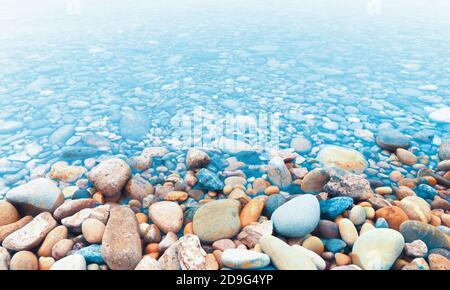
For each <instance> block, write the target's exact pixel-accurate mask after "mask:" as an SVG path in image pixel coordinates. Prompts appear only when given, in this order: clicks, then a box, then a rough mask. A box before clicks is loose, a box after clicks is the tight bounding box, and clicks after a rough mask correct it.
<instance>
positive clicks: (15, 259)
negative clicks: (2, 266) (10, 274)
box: [9, 251, 39, 271]
mask: <svg viewBox="0 0 450 290" xmlns="http://www.w3.org/2000/svg"><path fill="white" fill-rule="evenodd" d="M9 269H10V270H27V271H28V270H39V262H38V259H37V257H36V255H35V254H33V253H32V252H30V251H19V252H17V253H15V254H14V256H12V258H11V261H10V264H9Z"/></svg>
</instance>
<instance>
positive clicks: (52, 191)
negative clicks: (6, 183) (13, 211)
mask: <svg viewBox="0 0 450 290" xmlns="http://www.w3.org/2000/svg"><path fill="white" fill-rule="evenodd" d="M6 199H7V200H8V201H9V202H11V203H12V204H14V205H15V206H17V207H18V208H19V209H20V210H21V211H23V212H24V213H26V214H31V215H36V214H38V213H41V212H44V211H48V212H54V211H55V209H56V208H57V207H58V206H60V205H61V204H62V203H63V202H64V195H63V193H62V192H61V190H60V189H59V187H58V186H57V184H56V182H54V181H53V180H51V179H47V178H37V179H33V180H31V181H29V182H27V183H25V184H22V185H19V186H18V187H15V188H13V189H11V190H10V191H8V193H7V194H6Z"/></svg>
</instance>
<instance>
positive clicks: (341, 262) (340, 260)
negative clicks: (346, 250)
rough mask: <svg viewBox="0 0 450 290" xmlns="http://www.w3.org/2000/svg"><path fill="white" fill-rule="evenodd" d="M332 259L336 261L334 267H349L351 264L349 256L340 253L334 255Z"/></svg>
mask: <svg viewBox="0 0 450 290" xmlns="http://www.w3.org/2000/svg"><path fill="white" fill-rule="evenodd" d="M334 257H335V259H336V265H338V266H345V265H349V264H350V263H351V262H352V259H351V258H350V257H349V256H347V255H345V254H342V253H336V255H335V256H334Z"/></svg>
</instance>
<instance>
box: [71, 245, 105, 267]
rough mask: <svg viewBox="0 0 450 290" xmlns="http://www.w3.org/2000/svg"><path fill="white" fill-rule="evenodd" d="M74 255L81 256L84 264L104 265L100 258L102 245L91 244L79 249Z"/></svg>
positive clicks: (101, 257)
mask: <svg viewBox="0 0 450 290" xmlns="http://www.w3.org/2000/svg"><path fill="white" fill-rule="evenodd" d="M76 253H77V254H79V255H81V256H83V258H84V259H85V260H86V263H97V264H104V263H105V261H104V260H103V256H102V245H99V244H93V245H90V246H87V247H84V248H81V249H80V250H78V251H77V252H76Z"/></svg>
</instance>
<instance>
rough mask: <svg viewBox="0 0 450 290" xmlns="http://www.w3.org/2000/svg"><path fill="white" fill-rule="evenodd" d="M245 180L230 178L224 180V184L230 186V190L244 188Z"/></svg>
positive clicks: (235, 177)
mask: <svg viewBox="0 0 450 290" xmlns="http://www.w3.org/2000/svg"><path fill="white" fill-rule="evenodd" d="M246 183H247V180H246V179H245V178H244V177H241V176H230V177H227V178H226V179H225V180H224V184H225V185H228V186H231V188H235V187H238V186H245V184H246Z"/></svg>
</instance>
